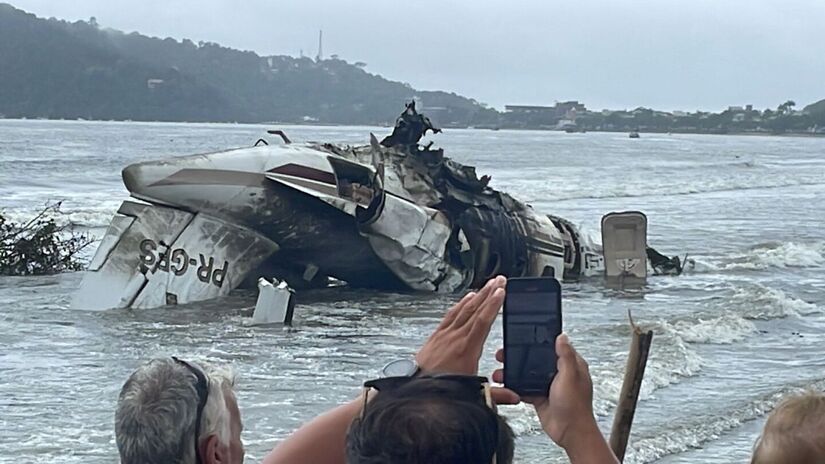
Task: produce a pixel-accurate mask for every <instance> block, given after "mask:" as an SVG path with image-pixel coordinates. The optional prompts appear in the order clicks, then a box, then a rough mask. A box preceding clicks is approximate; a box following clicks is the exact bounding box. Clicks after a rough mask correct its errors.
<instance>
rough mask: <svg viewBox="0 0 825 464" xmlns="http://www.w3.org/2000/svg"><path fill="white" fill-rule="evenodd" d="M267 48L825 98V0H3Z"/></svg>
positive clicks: (761, 99)
mask: <svg viewBox="0 0 825 464" xmlns="http://www.w3.org/2000/svg"><path fill="white" fill-rule="evenodd" d="M0 1H8V2H10V3H11V4H13V5H14V6H16V7H18V8H21V9H24V10H26V11H29V12H31V13H35V14H36V15H38V16H41V17H52V16H54V17H57V18H60V19H67V20H77V19H83V20H87V19H89V18H90V17H91V16H94V17H95V18H96V19H97V21H98V23H99V24H100V25H101V26H103V27H111V28H115V29H120V30H123V31H126V32H132V31H137V32H140V33H143V34H147V35H151V36H157V37H164V38H165V37H173V38H176V39H183V38H189V39H191V40H193V41H195V42H198V41H200V40H203V41H211V42H217V43H220V44H222V45H225V46H229V47H233V48H239V49H244V50H252V51H255V52H257V53H258V54H261V55H272V54H277V55H293V56H297V55H299V53H301V51H302V50H303V53H304V54H305V55H308V56H312V57H314V56H315V55H316V53H317V51H318V50H317V48H318V31H319V30H323V32H324V42H323V51H324V55H325V56H329V55H332V54H337V55H339V57H340V58H342V59H346V60H348V61H350V62H355V61H363V62H365V63H367V70H368V71H370V72H373V73H377V74H381V75H382V76H384V77H387V78H389V79H392V80H397V81H402V82H407V83H409V84H411V85H412V86H413V87H415V88H417V89H422V90H446V91H452V92H456V93H458V94H461V95H465V96H468V97H472V98H475V99H477V100H479V101H481V102H484V103H487V104H489V105H491V106H494V107H496V108H499V109H502V108H503V107H504V105H505V104H532V105H552V104H553V102H555V101H564V100H579V101H581V102H583V103H585V104H586V105H587V107H588V108H591V109H602V108H611V109H622V108H627V109H631V108H635V107H638V106H645V107H652V108H656V109H660V110H666V111H669V110H687V111H694V110H697V109H701V110H710V111H718V110H721V109H724V108H727V106H729V105H737V106H744V105H746V104H753V105H754V106H755V107H757V108H766V107H772V108H775V107H776V106H777V105H778V104H780V103H782V102H783V101H785V100H788V99H791V100H794V101H795V102H796V103H797V105H798V106H799V107H802V106H804V105H806V104H809V103H812V102H814V101H817V100H820V99H823V98H825V0H599V1H596V0H567V1H559V0H522V1H519V0H512V1H507V2H505V1H487V0H474V1H473V0H452V1H450V0H440V1H436V0H416V1H412V2H401V1H393V0H351V1H342V0H296V1H283V0H282V1H274V0H273V1H264V0H235V1H230V0H140V1H119V0H0Z"/></svg>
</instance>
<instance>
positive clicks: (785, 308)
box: [731, 284, 822, 320]
mask: <svg viewBox="0 0 825 464" xmlns="http://www.w3.org/2000/svg"><path fill="white" fill-rule="evenodd" d="M731 307H732V308H735V309H738V310H739V311H738V314H739V315H741V316H742V317H744V318H746V319H751V320H769V319H779V318H783V317H789V316H806V315H810V314H816V313H819V312H821V311H822V308H820V307H819V306H817V305H815V304H813V303H809V302H807V301H804V300H801V299H799V298H796V297H793V296H790V295H788V294H787V293H785V292H783V291H782V290H778V289H775V288H771V287H766V286H764V285H760V284H754V285H749V286H747V287H740V288H737V289H736V290H735V292H734V295H733V297H732V298H731Z"/></svg>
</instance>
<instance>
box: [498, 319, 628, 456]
mask: <svg viewBox="0 0 825 464" xmlns="http://www.w3.org/2000/svg"><path fill="white" fill-rule="evenodd" d="M556 355H557V356H558V372H557V373H556V376H555V378H554V379H553V382H552V383H551V384H550V394H549V395H548V397H547V398H529V399H527V400H526V401H529V402H530V403H533V406H535V408H536V414H537V415H538V418H539V422H541V426H542V428H544V431H545V433H547V435H548V436H549V437H550V439H551V440H553V441H554V442H555V443H556V444H557V445H559V446H561V447H562V448H564V451H565V452H566V453H567V457H568V458H570V463H571V464H608V463H609V464H614V463H618V462H619V460H618V459H617V458H616V455H615V454H613V450H611V449H610V445H608V444H607V440H605V439H604V436H603V435H602V432H601V430H599V426H598V424H597V423H596V418H595V416H594V415H593V380H592V379H591V378H590V369H589V368H588V367H587V361H585V360H584V358H582V357H581V356H580V355H579V354H578V353H577V352H576V350H575V349H574V348H573V346H571V345H570V340H569V339H568V338H567V334H561V335H560V336H559V337H558V338H557V339H556ZM496 359H497V360H498V361H499V362H504V350H498V352H497V353H496ZM503 374H504V373H503V371H502V370H500V369H499V370H497V371H496V372H494V373H493V380H495V381H497V382H500V381H501V380H502V379H503V377H504V375H503Z"/></svg>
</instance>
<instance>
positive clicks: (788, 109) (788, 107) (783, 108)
mask: <svg viewBox="0 0 825 464" xmlns="http://www.w3.org/2000/svg"><path fill="white" fill-rule="evenodd" d="M794 106H796V102H794V101H793V100H788V101H786V102H785V103H783V104H781V105H779V106H777V107H776V112H777V113H779V114H783V115H784V114H790V113H793V107H794Z"/></svg>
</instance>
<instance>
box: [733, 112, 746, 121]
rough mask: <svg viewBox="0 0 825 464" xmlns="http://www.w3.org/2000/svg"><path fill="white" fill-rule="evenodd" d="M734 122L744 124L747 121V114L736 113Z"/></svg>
mask: <svg viewBox="0 0 825 464" xmlns="http://www.w3.org/2000/svg"><path fill="white" fill-rule="evenodd" d="M732 120H733V122H742V121H744V120H745V113H736V114H734V115H733V119H732Z"/></svg>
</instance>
